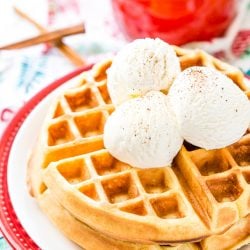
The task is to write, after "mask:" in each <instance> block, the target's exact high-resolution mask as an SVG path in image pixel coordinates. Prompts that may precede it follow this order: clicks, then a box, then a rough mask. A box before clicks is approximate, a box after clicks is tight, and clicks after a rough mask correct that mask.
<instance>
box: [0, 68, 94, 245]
mask: <svg viewBox="0 0 250 250" xmlns="http://www.w3.org/2000/svg"><path fill="white" fill-rule="evenodd" d="M90 68H91V66H87V67H84V68H79V69H78V70H76V71H74V72H72V73H70V74H68V75H66V76H64V77H62V78H60V79H59V80H56V81H55V82H53V83H51V84H50V85H49V86H48V87H46V88H44V89H43V90H42V91H40V92H39V93H38V94H36V95H35V96H34V97H33V98H32V99H31V100H30V101H28V102H27V103H26V104H25V105H24V106H23V107H22V108H21V109H20V110H19V112H18V113H17V114H16V115H15V117H14V118H13V120H12V121H11V122H10V124H9V126H8V127H7V129H6V130H5V133H4V134H3V136H2V138H1V141H0V230H1V232H2V233H3V235H4V236H5V238H6V239H7V240H8V242H9V244H10V245H11V246H12V247H13V248H14V249H26V250H27V249H32V250H34V249H77V248H78V247H77V246H76V245H74V244H73V243H72V242H70V241H69V240H67V239H66V238H64V237H63V236H62V235H61V234H60V233H59V232H58V231H57V230H55V228H54V227H53V225H51V223H50V222H49V221H48V219H47V218H46V217H45V216H44V215H43V214H42V213H41V211H39V208H38V207H37V204H36V203H35V201H34V199H32V198H31V197H30V196H29V194H28V192H27V189H26V180H25V176H26V163H27V157H28V155H29V153H30V152H29V150H30V149H31V148H32V146H33V145H34V143H35V140H36V137H37V133H38V132H39V129H40V125H41V122H42V120H43V117H44V116H45V114H46V110H47V108H48V106H49V104H50V102H51V99H52V98H53V96H55V95H57V93H58V91H60V89H62V88H63V86H62V87H60V88H58V87H59V86H61V85H63V83H65V82H68V81H69V80H71V79H72V78H74V77H76V76H77V75H79V74H80V73H82V72H83V71H86V70H88V69H90ZM56 242H57V243H56ZM62 246H63V248H62Z"/></svg>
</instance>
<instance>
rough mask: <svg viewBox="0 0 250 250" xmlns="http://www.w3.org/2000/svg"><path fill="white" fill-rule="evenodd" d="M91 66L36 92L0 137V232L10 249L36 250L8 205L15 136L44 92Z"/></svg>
mask: <svg viewBox="0 0 250 250" xmlns="http://www.w3.org/2000/svg"><path fill="white" fill-rule="evenodd" d="M91 67H92V65H86V66H83V67H80V68H78V69H76V70H74V71H72V72H70V73H68V74H66V75H64V76H62V77H60V78H59V79H57V80H55V81H53V82H52V83H50V84H49V85H48V86H46V87H45V88H43V89H42V90H40V91H39V92H38V93H36V94H35V95H34V96H33V97H32V98H31V99H30V100H29V101H27V102H26V103H25V104H24V105H23V106H22V107H21V108H20V109H19V110H18V112H17V113H16V114H15V116H14V117H13V119H12V120H11V121H10V123H9V124H8V126H7V127H6V128H5V130H4V132H3V134H2V137H1V138H0V231H1V233H2V234H3V236H4V238H5V239H6V240H7V241H8V243H9V245H10V246H11V247H13V248H14V249H20V247H21V249H32V250H37V249H40V248H39V246H38V245H37V244H36V243H35V242H34V241H33V240H32V238H31V237H30V236H29V235H28V233H27V232H26V230H25V229H24V227H23V226H22V225H21V223H20V221H19V219H18V217H17V215H16V213H15V211H14V208H13V206H12V202H11V199H10V195H9V191H8V180H7V179H8V175H7V172H8V171H7V170H8V162H9V155H10V151H11V148H12V145H13V142H14V140H15V137H16V135H17V133H18V131H19V129H20V128H21V126H22V124H23V122H24V121H25V119H26V118H27V117H28V115H29V114H30V112H31V111H32V110H33V109H34V108H35V107H36V106H37V105H38V104H39V103H40V102H41V101H42V100H43V99H44V98H45V97H46V96H47V95H48V94H50V93H51V92H52V91H54V90H55V89H57V88H58V87H59V86H61V85H62V84H64V83H66V82H67V81H69V80H71V79H72V78H74V77H76V76H77V75H79V74H80V73H82V72H84V71H87V70H89V69H91Z"/></svg>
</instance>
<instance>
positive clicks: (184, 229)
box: [28, 47, 250, 244]
mask: <svg viewBox="0 0 250 250" xmlns="http://www.w3.org/2000/svg"><path fill="white" fill-rule="evenodd" d="M175 50H176V53H177V55H178V57H179V60H180V63H181V67H182V70H183V69H185V68H187V67H190V66H194V65H204V66H208V67H214V68H215V69H217V70H219V71H221V72H222V73H224V74H226V75H227V76H228V77H230V78H231V79H232V80H233V81H234V83H235V84H237V85H238V86H239V87H240V88H241V89H242V90H243V91H245V92H246V94H247V95H249V89H248V88H247V86H246V84H245V83H244V81H245V80H244V77H243V75H242V73H241V72H240V71H239V70H237V69H235V68H234V67H232V66H230V65H228V64H225V63H222V62H221V61H219V60H217V59H215V58H213V57H212V56H210V55H208V54H206V53H205V52H203V51H199V50H194V51H190V50H183V49H180V48H177V47H176V48H175ZM110 64H111V61H108V62H105V63H102V64H99V65H96V66H95V67H94V68H93V69H92V71H90V72H88V73H85V74H83V75H82V80H81V81H80V82H79V83H77V85H76V87H75V88H72V89H69V90H66V91H65V92H64V94H63V95H62V96H61V97H59V98H58V100H56V103H55V104H54V105H53V106H52V108H51V110H50V112H49V115H48V117H47V118H46V121H45V125H44V127H43V131H42V133H41V137H40V139H39V142H38V144H37V148H36V150H35V152H34V154H33V157H32V158H31V161H30V164H29V171H28V172H29V183H30V186H31V190H32V193H33V194H34V195H35V196H36V197H39V196H41V195H43V193H44V192H45V190H47V189H49V191H50V192H51V194H52V195H53V196H54V197H56V198H57V199H58V200H59V201H60V204H61V205H62V206H63V207H65V208H66V209H67V210H68V211H69V212H70V213H71V214H72V215H73V216H74V217H76V218H77V219H79V220H80V221H82V222H83V223H86V224H88V225H89V226H90V227H92V228H94V229H95V230H98V231H100V232H102V233H104V234H106V235H109V236H111V237H113V238H117V239H123V240H128V241H132V242H142V243H152V242H157V243H159V244H161V243H178V242H181V243H182V242H185V241H199V240H201V239H203V238H205V237H207V236H209V235H213V234H218V233H222V232H224V231H225V230H227V229H228V228H229V227H231V226H232V225H233V224H235V223H237V222H239V220H240V219H241V218H244V217H246V216H247V215H248V214H249V210H250V205H249V200H250V191H249V183H250V182H249V165H250V164H249V162H250V161H249V157H248V156H247V154H248V152H249V151H248V147H246V148H245V146H244V150H243V152H246V153H245V154H244V153H240V155H242V157H241V161H243V162H244V164H243V165H244V166H243V165H242V164H241V163H240V162H239V160H238V155H239V154H238V153H237V151H238V150H240V152H241V149H240V148H241V147H239V145H238V146H235V145H234V146H232V147H228V148H225V149H222V150H216V151H204V150H202V149H189V147H187V146H183V147H182V149H181V151H180V153H179V154H178V156H177V157H176V159H175V162H174V164H173V167H172V168H162V169H151V170H138V169H135V168H132V167H131V166H128V165H126V164H124V163H121V162H119V161H117V160H116V159H114V158H113V157H112V156H111V155H109V154H108V152H107V150H105V149H102V150H100V149H101V148H103V142H102V132H103V126H104V124H105V120H106V119H107V117H108V115H109V114H110V113H111V112H112V111H113V109H114V108H113V106H112V104H111V100H110V98H109V95H108V91H107V88H106V70H107V68H108V67H109V66H110ZM86 93H87V94H86ZM247 137H248V135H246V136H245V137H244V140H246V138H247ZM246 141H247V142H245V144H246V145H249V147H250V143H249V144H248V142H249V141H248V140H246ZM85 153H87V154H85ZM83 154H84V155H83ZM77 155H79V156H77ZM50 162H54V163H51V164H50ZM48 165H49V167H48ZM207 169H209V170H207ZM43 172H44V173H43ZM43 174H44V177H43ZM44 182H45V183H46V184H44ZM209 238H210V237H209ZM240 241H241V240H239V242H240ZM204 244H205V243H204Z"/></svg>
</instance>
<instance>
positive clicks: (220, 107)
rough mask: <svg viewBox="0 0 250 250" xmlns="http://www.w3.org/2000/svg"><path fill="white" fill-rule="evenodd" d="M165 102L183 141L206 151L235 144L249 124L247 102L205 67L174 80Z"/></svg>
mask: <svg viewBox="0 0 250 250" xmlns="http://www.w3.org/2000/svg"><path fill="white" fill-rule="evenodd" d="M168 97H169V98H168V100H169V102H170V106H171V107H172V109H173V112H174V113H175V115H176V118H177V121H178V126H179V130H180V132H181V135H182V136H183V137H184V139H185V140H186V141H188V142H190V143H191V144H193V145H196V146H198V147H202V148H205V149H217V148H222V147H225V146H228V145H230V144H232V143H234V142H236V141H238V140H239V139H240V138H241V137H242V135H243V134H244V133H245V132H246V130H247V128H248V126H249V123H250V102H249V100H248V98H247V96H246V95H245V94H244V92H243V91H242V90H241V89H240V88H239V87H238V86H237V85H235V84H234V83H233V81H232V80H231V79H229V78H228V77H227V76H225V75H223V74H222V73H220V72H219V71H217V70H215V69H212V68H208V67H197V66H196V67H190V68H187V69H186V70H184V71H183V72H182V73H181V74H179V76H178V77H177V78H176V79H175V81H174V83H173V84H172V86H171V88H170V90H169V93H168Z"/></svg>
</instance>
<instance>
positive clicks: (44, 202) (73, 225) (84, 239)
mask: <svg viewBox="0 0 250 250" xmlns="http://www.w3.org/2000/svg"><path fill="white" fill-rule="evenodd" d="M39 204H40V206H41V208H42V210H43V211H44V213H45V214H46V215H47V216H48V217H49V218H50V219H51V221H52V222H53V223H54V224H55V225H56V227H57V228H59V229H60V230H61V231H62V232H63V233H64V234H65V235H66V236H67V237H68V238H69V239H71V240H72V241H74V242H76V243H77V244H78V245H79V246H81V247H82V248H85V249H87V250H96V249H98V250H110V249H112V250H128V249H129V250H199V249H200V248H199V246H198V245H196V244H193V243H185V244H180V245H178V246H160V245H158V244H150V245H143V244H137V243H131V242H126V241H120V240H115V239H112V238H110V237H107V236H105V235H102V234H101V233H100V232H97V231H95V230H93V229H92V228H90V227H89V226H87V225H86V224H83V223H82V222H80V221H79V220H77V219H76V218H74V217H73V216H72V215H71V214H70V213H69V212H68V211H67V210H66V209H64V208H63V207H62V206H61V205H60V204H59V203H58V202H57V201H56V200H55V199H54V198H53V196H51V194H50V193H49V190H47V191H45V192H44V193H43V194H42V195H41V196H40V197H39ZM69 225H70V226H69Z"/></svg>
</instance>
